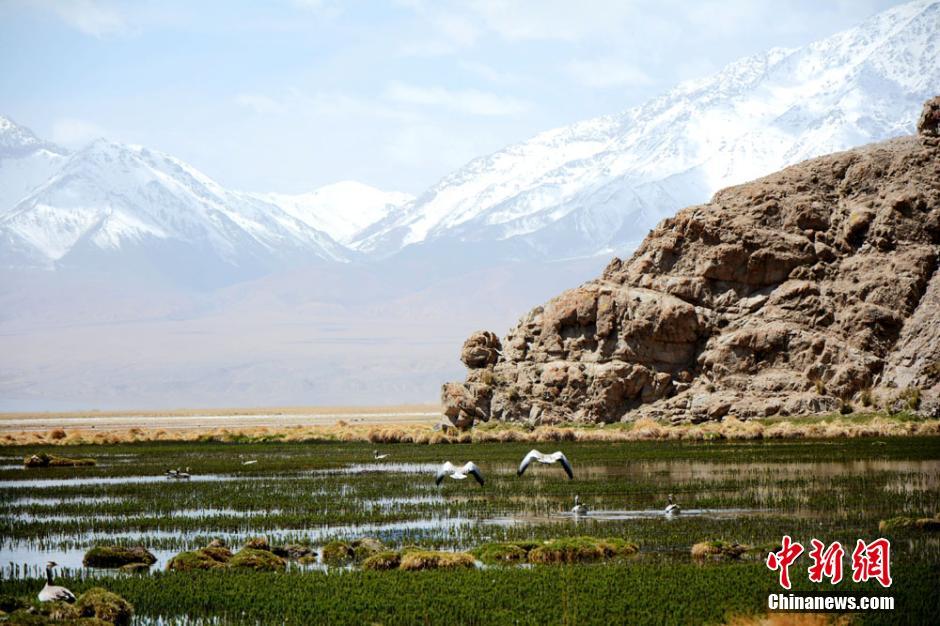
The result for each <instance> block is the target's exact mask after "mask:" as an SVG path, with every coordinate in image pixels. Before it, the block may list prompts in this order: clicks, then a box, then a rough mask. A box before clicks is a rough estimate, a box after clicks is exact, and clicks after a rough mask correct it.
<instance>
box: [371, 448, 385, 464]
mask: <svg viewBox="0 0 940 626" xmlns="http://www.w3.org/2000/svg"><path fill="white" fill-rule="evenodd" d="M372 458H373V459H375V460H376V461H381V460H382V459H387V458H388V455H387V454H379V451H378V450H373V451H372Z"/></svg>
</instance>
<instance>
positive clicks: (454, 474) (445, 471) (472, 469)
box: [434, 461, 483, 486]
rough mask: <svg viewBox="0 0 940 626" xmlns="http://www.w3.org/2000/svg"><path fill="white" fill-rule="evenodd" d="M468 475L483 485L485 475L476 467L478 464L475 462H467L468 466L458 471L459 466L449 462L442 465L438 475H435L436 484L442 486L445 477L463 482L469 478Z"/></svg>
mask: <svg viewBox="0 0 940 626" xmlns="http://www.w3.org/2000/svg"><path fill="white" fill-rule="evenodd" d="M467 474H470V475H471V476H473V477H474V478H476V479H477V482H478V483H480V486H482V485H483V474H481V473H480V468H479V467H477V466H476V463H474V462H473V461H469V462H467V464H466V465H464V466H463V467H461V468H460V469H457V466H456V465H454V464H453V463H451V462H450V461H447V462H446V463H444V464H443V465H441V469H439V470H437V474H435V475H434V484H435V485H440V484H441V482H442V481H443V480H444V477H445V476H450V477H451V478H456V479H457V480H463V479H464V478H466V477H467Z"/></svg>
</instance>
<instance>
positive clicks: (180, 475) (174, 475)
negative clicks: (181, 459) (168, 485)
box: [166, 467, 190, 480]
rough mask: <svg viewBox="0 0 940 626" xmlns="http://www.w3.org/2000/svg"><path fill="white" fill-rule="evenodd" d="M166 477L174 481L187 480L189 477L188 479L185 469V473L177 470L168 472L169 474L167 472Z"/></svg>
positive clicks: (188, 475) (187, 470)
mask: <svg viewBox="0 0 940 626" xmlns="http://www.w3.org/2000/svg"><path fill="white" fill-rule="evenodd" d="M166 477H167V478H171V479H174V480H189V477H190V474H189V468H188V467H187V468H186V471H185V472H184V471H183V470H181V469H178V468H177V469H176V470H175V471H174V470H170V471H169V472H167V475H166Z"/></svg>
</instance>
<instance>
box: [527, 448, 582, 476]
mask: <svg viewBox="0 0 940 626" xmlns="http://www.w3.org/2000/svg"><path fill="white" fill-rule="evenodd" d="M533 460H534V461H538V462H539V463H544V464H545V465H551V464H552V463H561V466H562V467H563V468H565V473H566V474H568V479H569V480H570V479H572V478H574V472H573V471H571V463H569V462H568V457H566V456H565V455H564V454H563V453H562V452H560V451H559V452H552V453H551V454H542V453H541V452H539V451H538V450H532V451H530V452H529V453H528V454H527V455H525V458H524V459H522V463H521V464H520V465H519V470H518V471H517V472H516V476H522V473H523V472H525V470H526V468H527V467H529V464H530V463H532V461H533Z"/></svg>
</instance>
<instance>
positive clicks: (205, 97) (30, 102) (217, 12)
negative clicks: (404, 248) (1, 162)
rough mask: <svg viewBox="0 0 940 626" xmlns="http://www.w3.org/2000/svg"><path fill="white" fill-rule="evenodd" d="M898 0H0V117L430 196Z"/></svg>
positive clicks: (255, 172)
mask: <svg viewBox="0 0 940 626" xmlns="http://www.w3.org/2000/svg"><path fill="white" fill-rule="evenodd" d="M895 4H899V2H897V1H896V0H770V1H764V0H694V1H686V2H682V1H677V0H577V1H575V0H515V1H512V0H466V1H462V2H457V1H449V0H433V1H423V0H398V1H389V2H379V1H371V2H358V1H354V0H351V1H348V2H338V1H331V0H281V1H278V0H269V1H268V2H251V1H247V0H246V1H240V0H225V1H218V2H213V1H201V2H192V1H185V0H183V1H176V0H164V1H160V2H157V1H150V0H131V1H128V2H122V1H118V0H0V114H3V115H6V116H9V117H11V118H12V119H13V120H15V121H16V122H17V123H19V124H22V125H24V126H27V127H29V128H31V129H32V130H33V131H34V132H36V134H38V135H39V136H41V137H43V138H45V139H50V140H52V141H55V142H57V143H59V144H61V145H63V146H65V147H68V148H72V149H78V148H80V147H82V146H83V145H85V144H86V143H87V142H89V141H90V140H92V139H95V138H97V137H107V138H109V139H113V140H116V141H122V142H126V143H134V144H142V145H146V146H148V147H150V148H155V149H158V150H163V151H165V152H169V153H170V154H173V155H174V156H177V157H180V158H182V159H183V160H185V161H188V162H189V163H191V164H193V165H195V166H196V167H197V168H199V169H200V170H202V171H203V172H205V173H206V174H208V175H209V176H211V177H213V178H215V179H216V180H218V181H219V182H220V183H222V184H223V185H225V186H227V187H230V188H234V189H242V190H248V191H279V192H283V193H300V192H304V191H310V190H312V189H315V188H317V187H319V186H322V185H325V184H329V183H332V182H336V181H340V180H359V181H361V182H364V183H368V184H371V185H375V186H377V187H380V188H383V189H387V190H396V191H407V192H410V193H415V194H417V193H420V192H421V191H422V190H424V189H425V188H427V187H428V186H430V185H432V184H433V183H434V182H435V181H436V180H437V179H439V178H440V177H441V176H443V175H445V174H447V173H448V172H450V171H452V170H453V169H456V168H458V167H460V166H461V165H462V164H464V163H466V162H467V161H469V160H470V159H472V158H474V157H477V156H480V155H483V154H488V153H490V152H493V151H495V150H498V149H500V148H502V147H504V146H506V145H508V144H511V143H513V142H517V141H521V140H524V139H526V138H528V137H530V136H532V135H534V134H536V133H538V132H540V131H543V130H547V129H550V128H555V127H558V126H563V125H566V124H570V123H572V122H575V121H578V120H582V119H587V118H591V117H595V116H598V115H605V114H610V113H617V112H619V111H622V110H625V109H627V108H629V107H631V106H635V105H638V104H641V103H642V102H644V101H646V100H647V99H649V98H650V97H653V96H655V95H657V94H659V93H662V92H664V91H666V90H668V89H669V88H671V87H673V86H674V85H675V84H677V83H678V82H680V81H682V80H686V79H691V78H698V77H702V76H706V75H708V74H710V73H713V72H715V71H717V70H719V69H720V68H721V67H723V66H724V65H725V64H727V63H729V62H731V61H734V60H735V59H738V58H740V57H743V56H746V55H750V54H756V53H759V52H762V51H765V50H767V49H769V48H772V47H777V46H780V47H796V46H800V45H803V44H806V43H809V42H811V41H814V40H816V39H820V38H823V37H825V36H828V35H830V34H832V33H834V32H837V31H839V30H843V29H845V28H849V27H852V26H854V25H856V24H857V23H859V22H861V21H862V20H864V19H865V18H866V17H868V16H870V15H872V14H873V13H876V12H878V11H880V10H883V9H885V8H887V7H889V6H892V5H895Z"/></svg>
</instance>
